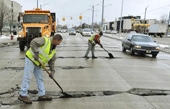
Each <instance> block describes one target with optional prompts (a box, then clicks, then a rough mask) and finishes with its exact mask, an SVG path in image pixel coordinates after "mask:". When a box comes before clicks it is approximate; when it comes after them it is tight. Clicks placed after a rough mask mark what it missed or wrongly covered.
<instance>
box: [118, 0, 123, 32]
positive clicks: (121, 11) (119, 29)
mask: <svg viewBox="0 0 170 109" xmlns="http://www.w3.org/2000/svg"><path fill="white" fill-rule="evenodd" d="M122 13H123V0H122V9H121V19H120V27H119V35H120V33H121V27H122Z"/></svg>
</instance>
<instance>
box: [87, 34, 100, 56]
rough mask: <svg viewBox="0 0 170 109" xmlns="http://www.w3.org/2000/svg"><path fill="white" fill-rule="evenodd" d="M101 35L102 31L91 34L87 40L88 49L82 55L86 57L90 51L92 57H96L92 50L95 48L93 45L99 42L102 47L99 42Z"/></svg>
mask: <svg viewBox="0 0 170 109" xmlns="http://www.w3.org/2000/svg"><path fill="white" fill-rule="evenodd" d="M102 35H103V32H100V33H98V34H95V35H93V36H91V37H90V38H89V40H88V49H87V51H86V54H85V56H84V58H86V59H88V58H89V57H88V54H89V52H90V51H91V52H92V58H97V57H95V55H94V50H95V45H96V44H99V45H100V47H101V48H103V46H102V44H101V43H100V37H101V36H102Z"/></svg>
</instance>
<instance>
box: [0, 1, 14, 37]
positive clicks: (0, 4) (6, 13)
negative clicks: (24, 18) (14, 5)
mask: <svg viewBox="0 0 170 109" xmlns="http://www.w3.org/2000/svg"><path fill="white" fill-rule="evenodd" d="M10 13H11V12H10V9H9V8H8V7H7V5H6V4H5V3H4V1H3V0H2V1H0V31H1V35H2V28H3V24H4V21H5V20H7V19H8V18H9V17H10Z"/></svg>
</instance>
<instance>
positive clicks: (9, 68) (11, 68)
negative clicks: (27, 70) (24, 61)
mask: <svg viewBox="0 0 170 109" xmlns="http://www.w3.org/2000/svg"><path fill="white" fill-rule="evenodd" d="M1 70H24V67H4V68H1Z"/></svg>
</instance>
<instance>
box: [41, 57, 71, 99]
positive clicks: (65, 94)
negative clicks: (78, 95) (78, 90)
mask: <svg viewBox="0 0 170 109" xmlns="http://www.w3.org/2000/svg"><path fill="white" fill-rule="evenodd" d="M38 62H39V63H40V64H41V65H42V66H43V68H44V69H45V71H46V72H47V73H48V75H49V76H50V78H51V79H52V80H53V81H54V82H55V83H56V84H57V85H58V87H59V88H60V89H61V93H62V94H63V95H64V96H66V97H72V95H69V94H67V93H65V92H64V91H63V89H62V87H61V86H60V85H59V84H58V82H57V81H56V80H55V79H54V78H53V77H52V76H51V73H50V72H49V71H48V70H47V68H46V67H45V66H44V65H43V64H42V63H41V62H40V61H39V60H38Z"/></svg>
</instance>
